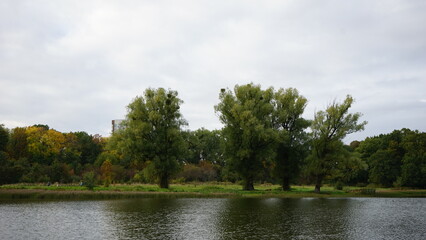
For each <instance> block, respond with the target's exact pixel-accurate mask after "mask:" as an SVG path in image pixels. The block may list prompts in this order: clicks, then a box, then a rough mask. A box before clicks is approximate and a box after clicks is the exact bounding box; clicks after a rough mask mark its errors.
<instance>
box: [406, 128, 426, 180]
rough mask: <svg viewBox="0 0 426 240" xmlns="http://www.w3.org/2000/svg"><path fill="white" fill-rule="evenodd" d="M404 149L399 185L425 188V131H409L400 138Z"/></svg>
mask: <svg viewBox="0 0 426 240" xmlns="http://www.w3.org/2000/svg"><path fill="white" fill-rule="evenodd" d="M401 145H402V146H403V148H404V150H405V155H404V157H403V158H402V166H401V185H402V186H406V187H416V188H426V133H424V132H423V133H420V132H418V131H411V132H409V133H408V134H407V135H406V136H405V137H404V138H403V140H402V143H401Z"/></svg>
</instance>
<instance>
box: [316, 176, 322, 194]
mask: <svg viewBox="0 0 426 240" xmlns="http://www.w3.org/2000/svg"><path fill="white" fill-rule="evenodd" d="M321 185H322V176H317V179H316V182H315V193H320V192H321Z"/></svg>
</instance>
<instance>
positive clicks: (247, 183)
mask: <svg viewBox="0 0 426 240" xmlns="http://www.w3.org/2000/svg"><path fill="white" fill-rule="evenodd" d="M243 190H245V191H253V190H254V186H253V180H251V179H246V181H244V187H243Z"/></svg>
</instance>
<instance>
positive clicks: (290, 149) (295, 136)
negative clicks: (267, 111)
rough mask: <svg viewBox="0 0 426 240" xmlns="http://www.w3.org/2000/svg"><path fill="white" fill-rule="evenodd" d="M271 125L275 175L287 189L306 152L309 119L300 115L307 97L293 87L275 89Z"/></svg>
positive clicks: (297, 173)
mask: <svg viewBox="0 0 426 240" xmlns="http://www.w3.org/2000/svg"><path fill="white" fill-rule="evenodd" d="M273 102H274V112H273V119H272V121H273V127H274V129H275V131H276V132H277V136H278V137H277V143H276V150H275V151H276V157H275V161H274V163H275V168H274V173H275V175H276V176H277V177H278V178H279V179H280V180H281V185H282V188H283V190H286V191H287V190H290V181H292V180H294V179H295V178H296V177H297V176H298V175H299V169H300V163H301V161H302V160H303V159H304V158H305V157H306V153H307V144H306V142H307V134H306V132H305V131H304V130H305V129H306V128H307V127H308V126H309V121H307V120H305V119H304V118H302V114H303V112H304V110H305V107H306V104H307V102H308V101H307V100H306V98H305V97H303V96H301V95H299V92H298V91H297V89H294V88H288V89H279V90H278V91H277V92H276V93H275V94H274V101H273Z"/></svg>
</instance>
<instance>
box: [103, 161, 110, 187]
mask: <svg viewBox="0 0 426 240" xmlns="http://www.w3.org/2000/svg"><path fill="white" fill-rule="evenodd" d="M101 180H102V181H103V183H104V186H105V187H108V186H109V185H110V184H111V182H112V164H111V161H109V160H105V161H104V162H103V163H102V165H101Z"/></svg>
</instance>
